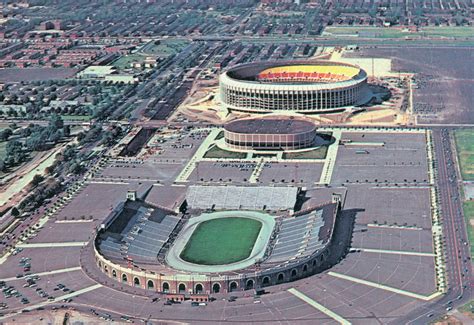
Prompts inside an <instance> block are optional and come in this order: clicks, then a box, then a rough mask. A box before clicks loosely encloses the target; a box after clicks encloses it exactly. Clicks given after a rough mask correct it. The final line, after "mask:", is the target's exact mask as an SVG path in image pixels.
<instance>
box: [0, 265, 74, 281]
mask: <svg viewBox="0 0 474 325" xmlns="http://www.w3.org/2000/svg"><path fill="white" fill-rule="evenodd" d="M80 270H81V267H80V266H76V267H69V268H67V269H59V270H52V271H46V272H40V273H32V275H39V276H42V275H51V274H58V273H65V272H73V271H80ZM22 279H24V277H22V278H17V277H12V278H6V279H0V281H14V280H22Z"/></svg>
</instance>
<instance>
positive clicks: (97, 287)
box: [0, 284, 102, 319]
mask: <svg viewBox="0 0 474 325" xmlns="http://www.w3.org/2000/svg"><path fill="white" fill-rule="evenodd" d="M99 288H102V285H101V284H94V285H92V286H90V287H86V288H84V289H80V290H77V291H75V292H73V293H68V294H65V295H63V296H60V297H56V298H54V300H47V301H44V302H40V303H37V304H35V305H31V306H28V307H26V308H24V309H27V310H33V309H36V308H39V307H44V306H47V305H50V304H54V303H58V302H60V301H62V300H64V299H69V298H73V297H77V296H79V295H80V294H83V293H86V292H90V291H93V290H96V289H99ZM10 316H11V314H10V315H5V316H3V317H0V319H2V318H6V317H10Z"/></svg>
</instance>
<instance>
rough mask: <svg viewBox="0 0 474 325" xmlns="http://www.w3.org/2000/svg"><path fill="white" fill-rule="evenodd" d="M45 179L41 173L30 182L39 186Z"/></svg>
mask: <svg viewBox="0 0 474 325" xmlns="http://www.w3.org/2000/svg"><path fill="white" fill-rule="evenodd" d="M43 180H44V177H43V176H41V175H39V174H37V175H35V176H34V177H33V180H32V181H31V183H30V184H31V186H33V187H36V186H38V185H39V183H41V182H42V181H43Z"/></svg>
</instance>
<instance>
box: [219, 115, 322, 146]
mask: <svg viewBox="0 0 474 325" xmlns="http://www.w3.org/2000/svg"><path fill="white" fill-rule="evenodd" d="M315 137H316V125H315V124H314V123H312V122H310V121H306V120H302V119H294V118H289V117H271V118H257V119H255V118H250V119H240V120H235V121H232V122H229V123H227V124H226V125H225V127H224V138H225V143H226V146H227V147H229V148H233V149H238V150H249V149H262V150H265V149H267V150H294V149H301V148H307V147H310V146H311V145H313V143H314V140H315Z"/></svg>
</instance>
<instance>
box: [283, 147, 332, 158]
mask: <svg viewBox="0 0 474 325" xmlns="http://www.w3.org/2000/svg"><path fill="white" fill-rule="evenodd" d="M327 153H328V146H321V147H319V148H316V149H314V150H310V151H304V152H285V153H284V154H283V159H324V158H326V154H327Z"/></svg>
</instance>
